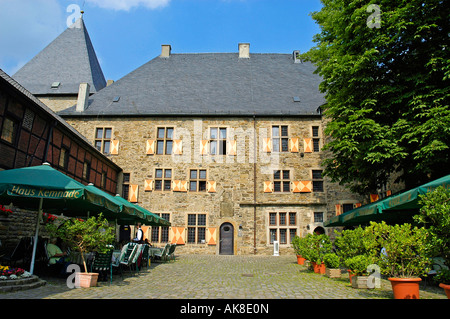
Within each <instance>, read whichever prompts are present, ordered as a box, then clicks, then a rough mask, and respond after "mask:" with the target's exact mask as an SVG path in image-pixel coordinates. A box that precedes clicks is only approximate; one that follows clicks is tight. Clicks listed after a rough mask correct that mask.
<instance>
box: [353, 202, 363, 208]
mask: <svg viewBox="0 0 450 319" xmlns="http://www.w3.org/2000/svg"><path fill="white" fill-rule="evenodd" d="M358 207H361V203H356V204H353V208H358Z"/></svg>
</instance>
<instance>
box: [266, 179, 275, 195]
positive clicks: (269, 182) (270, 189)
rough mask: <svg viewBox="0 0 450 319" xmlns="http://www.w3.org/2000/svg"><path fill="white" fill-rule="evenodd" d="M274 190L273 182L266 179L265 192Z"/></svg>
mask: <svg viewBox="0 0 450 319" xmlns="http://www.w3.org/2000/svg"><path fill="white" fill-rule="evenodd" d="M272 192H273V182H271V181H266V182H264V193H272Z"/></svg>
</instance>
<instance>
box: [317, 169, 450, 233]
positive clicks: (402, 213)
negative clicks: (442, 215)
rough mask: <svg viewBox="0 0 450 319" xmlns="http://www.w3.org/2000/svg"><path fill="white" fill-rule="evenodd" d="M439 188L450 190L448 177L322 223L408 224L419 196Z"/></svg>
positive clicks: (417, 208)
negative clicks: (379, 222) (372, 222)
mask: <svg viewBox="0 0 450 319" xmlns="http://www.w3.org/2000/svg"><path fill="white" fill-rule="evenodd" d="M439 186H444V187H446V188H450V175H447V176H444V177H441V178H439V179H436V180H434V181H431V182H429V183H426V184H423V185H421V186H418V187H415V188H413V189H410V190H408V191H406V192H402V193H399V194H396V195H392V196H389V197H387V198H384V199H382V200H379V201H376V202H373V203H370V204H367V205H364V206H361V207H358V208H355V209H352V210H350V211H348V212H346V213H344V214H342V215H339V216H335V217H333V218H331V219H330V220H329V221H326V222H324V226H325V227H333V226H356V225H362V224H368V223H369V222H370V221H382V220H383V221H386V222H387V223H395V222H410V221H412V216H413V215H414V214H416V213H418V212H419V209H420V205H419V200H420V195H423V194H426V193H428V192H432V191H433V190H434V189H436V188H437V187H439Z"/></svg>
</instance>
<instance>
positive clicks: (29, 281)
mask: <svg viewBox="0 0 450 319" xmlns="http://www.w3.org/2000/svg"><path fill="white" fill-rule="evenodd" d="M45 284H47V282H46V281H45V280H42V279H40V278H39V277H37V276H31V277H29V278H20V279H14V280H0V292H12V291H19V290H27V289H33V288H37V287H41V286H44V285H45Z"/></svg>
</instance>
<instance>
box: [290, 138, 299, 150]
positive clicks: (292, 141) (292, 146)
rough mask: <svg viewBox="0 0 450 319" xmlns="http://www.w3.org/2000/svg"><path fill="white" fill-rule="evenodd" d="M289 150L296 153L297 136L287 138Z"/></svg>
mask: <svg viewBox="0 0 450 319" xmlns="http://www.w3.org/2000/svg"><path fill="white" fill-rule="evenodd" d="M289 151H290V152H291V153H298V138H297V137H293V138H291V139H289Z"/></svg>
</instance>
